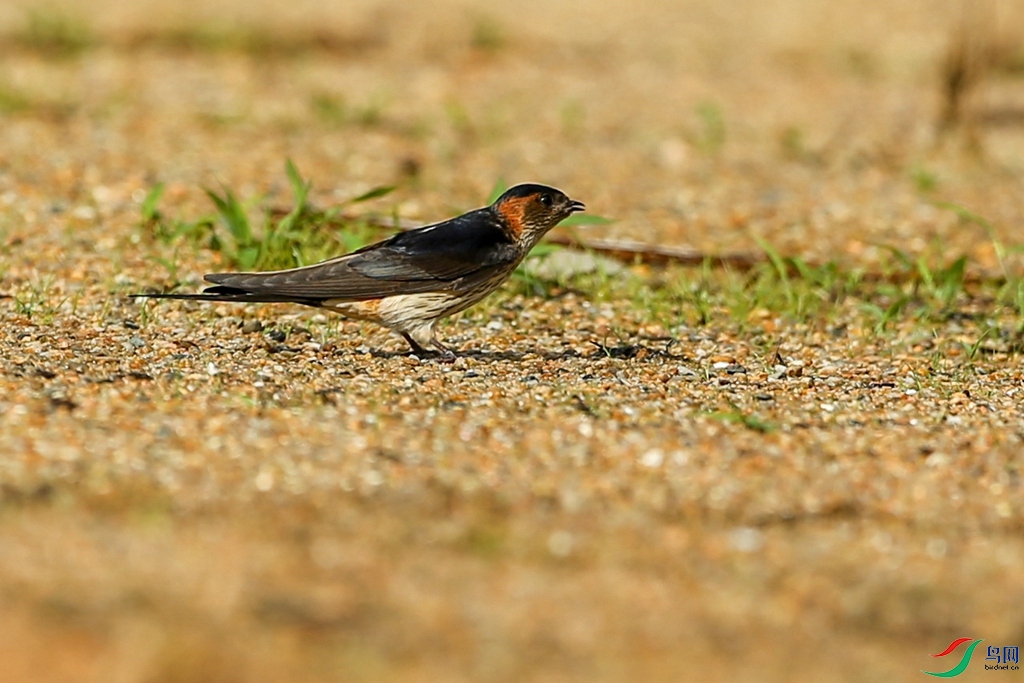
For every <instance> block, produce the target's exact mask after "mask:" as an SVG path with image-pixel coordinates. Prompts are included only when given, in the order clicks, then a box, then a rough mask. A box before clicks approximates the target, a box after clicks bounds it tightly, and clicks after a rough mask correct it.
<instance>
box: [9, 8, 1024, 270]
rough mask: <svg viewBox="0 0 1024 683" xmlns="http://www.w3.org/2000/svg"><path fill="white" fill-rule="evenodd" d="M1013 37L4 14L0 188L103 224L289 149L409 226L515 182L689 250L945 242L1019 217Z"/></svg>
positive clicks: (317, 183)
mask: <svg viewBox="0 0 1024 683" xmlns="http://www.w3.org/2000/svg"><path fill="white" fill-rule="evenodd" d="M1022 35H1024V8H1022V6H1021V4H1020V3H1018V2H1012V1H1011V0H977V1H975V2H963V1H961V0H903V1H899V2H890V1H883V0H877V1H875V0H867V1H865V2H834V1H829V0H820V1H817V0H807V1H802V2H795V1H786V0H774V1H771V2H762V1H754V0H749V1H748V0H736V1H735V2H730V3H718V2H710V1H706V2H705V1H702V0H689V1H686V2H676V1H672V2H668V1H665V2H658V1H655V2H650V3H645V4H644V5H643V6H642V7H641V6H638V5H637V4H636V3H631V2H625V1H624V0H623V1H618V0H600V1H598V2H590V1H587V2H584V1H582V0H580V1H578V2H574V1H570V0H564V1H561V2H550V1H548V2H533V1H530V0H526V1H525V2H520V3H514V4H505V5H502V4H495V3H485V2H471V1H463V2H452V1H447V0H444V1H442V2H432V3H405V4H396V3H385V2H373V1H370V0H355V1H352V2H345V3H327V2H313V1H311V0H296V1H294V2H289V3H279V2H269V1H263V0H255V1H250V2H235V1H233V0H214V1H212V2H189V1H185V2H179V3H164V2H155V1H147V0H142V1H140V2H115V1H113V0H99V1H98V2H89V3H83V2H58V1H56V0H55V1H53V2H45V3H37V2H16V1H12V0H8V1H7V2H5V3H3V4H2V6H0V55H2V56H0V117H3V130H2V131H0V145H2V153H3V157H2V160H0V163H2V164H3V166H0V169H3V175H2V176H0V183H2V184H3V189H6V190H8V191H12V190H13V191H14V193H15V195H17V196H18V197H19V198H25V197H27V196H28V195H31V192H30V191H28V189H29V188H27V187H21V186H19V185H18V184H19V183H22V184H27V185H28V186H34V185H36V184H38V183H45V184H47V185H48V186H49V187H51V188H59V189H60V192H62V193H63V194H65V195H66V196H67V202H68V203H69V204H79V203H82V202H85V203H86V204H88V205H89V206H91V207H92V208H93V209H95V211H97V212H98V215H102V216H105V217H107V218H108V219H109V218H112V217H113V218H115V223H116V216H115V215H114V214H116V213H117V211H116V210H115V209H114V207H116V206H121V205H130V204H131V197H132V196H133V193H134V196H135V197H136V198H137V197H138V193H139V191H140V190H143V189H145V188H146V187H147V186H151V185H152V184H153V183H155V182H158V181H159V182H166V183H168V185H169V192H168V194H167V201H168V202H170V204H169V206H171V207H174V208H176V209H180V210H182V211H187V210H189V209H188V206H189V202H194V201H199V202H203V201H205V199H204V198H203V197H202V194H201V192H200V191H199V189H198V187H199V186H200V185H204V184H205V185H212V184H214V185H215V184H216V183H224V184H226V185H229V186H231V187H235V188H237V189H238V191H239V192H240V193H242V194H246V193H248V194H254V193H258V192H268V191H269V192H271V193H272V192H274V191H275V190H276V189H279V188H284V187H285V181H284V176H283V170H282V166H283V159H285V158H286V157H290V158H292V159H294V160H295V162H296V163H297V165H298V166H299V168H300V169H301V170H302V171H303V172H304V173H305V174H306V175H307V176H310V177H312V179H313V181H314V190H315V192H316V193H320V195H319V196H321V202H322V203H330V201H331V200H330V197H331V196H332V193H333V196H335V197H349V196H353V195H354V194H357V193H358V192H359V191H360V189H366V188H370V187H374V186H378V185H385V184H386V185H392V184H398V185H399V186H400V188H401V190H400V193H399V194H398V195H396V196H393V197H391V198H390V199H389V201H391V202H392V203H395V202H397V203H398V204H399V211H400V212H401V213H402V214H403V215H406V216H408V217H410V218H437V217H439V216H443V215H446V214H448V213H451V212H453V211H457V210H462V209H465V208H468V207H470V206H474V205H477V204H479V203H480V202H481V201H482V200H483V199H484V198H486V196H487V194H488V193H489V191H490V189H491V188H493V187H494V186H495V184H496V182H497V181H498V179H503V180H504V181H506V182H508V183H515V182H521V181H526V180H532V181H541V182H547V183H551V184H554V185H556V186H559V187H562V188H563V189H565V190H566V191H568V192H569V193H570V194H571V195H572V196H579V197H581V198H582V199H584V200H585V201H586V202H587V204H588V206H590V207H592V210H594V211H596V212H598V213H600V214H602V215H607V216H611V217H614V218H616V219H618V221H617V223H616V224H614V225H613V226H611V227H608V228H603V229H602V230H604V231H605V232H607V233H610V234H613V235H628V236H630V237H634V238H637V239H643V240H645V241H651V242H658V243H665V244H673V245H679V246H687V247H692V248H694V249H698V250H701V251H706V252H725V251H736V250H744V249H749V248H751V247H752V245H753V240H754V239H755V238H763V239H766V240H768V241H769V242H770V243H772V244H773V245H775V246H776V248H778V249H779V250H781V251H783V252H786V253H789V252H799V253H803V254H805V255H809V256H811V257H813V256H815V255H818V256H829V257H831V256H834V255H840V256H842V257H845V258H849V259H852V260H855V261H858V262H860V261H871V260H872V259H873V258H875V257H876V256H877V250H876V248H875V247H874V246H873V245H875V244H876V243H878V242H882V241H885V242H893V243H895V244H897V245H898V246H899V247H900V248H901V249H906V250H909V251H911V252H913V251H920V250H921V249H923V248H925V247H926V246H927V245H929V244H931V243H933V242H934V241H936V240H941V241H943V243H944V244H947V246H948V247H949V248H950V249H952V250H963V251H970V250H971V249H972V248H974V247H976V246H977V247H978V248H982V247H980V246H978V245H975V244H974V243H975V242H977V241H978V239H977V238H978V234H977V233H976V232H974V231H973V230H972V229H964V228H963V225H961V223H960V222H959V221H958V219H957V217H956V216H955V215H953V214H951V213H950V212H944V211H941V210H939V209H936V208H935V206H934V202H935V201H936V200H943V201H956V202H958V203H960V204H963V205H965V206H967V207H969V208H971V209H973V210H975V211H979V212H981V213H983V214H984V215H985V216H986V217H987V218H988V219H989V221H990V222H992V223H993V224H994V225H995V226H996V227H997V229H999V230H1001V231H1005V232H1006V233H1007V234H1006V235H1004V237H1005V238H1007V239H1009V238H1010V234H1009V233H1011V232H1012V228H1013V226H1014V225H1019V224H1020V222H1021V218H1022V211H1024V209H1022V206H1021V202H1020V201H1019V194H1018V192H1017V191H1018V190H1020V189H1021V188H1020V184H1019V183H1020V171H1021V169H1022V166H1024V47H1022V45H1024V38H1022ZM51 143H52V144H54V145H55V147H57V148H58V149H63V150H64V151H59V152H56V153H47V154H45V155H41V154H40V153H39V150H40V149H41V148H42V147H41V145H47V144H51ZM98 188H102V189H98ZM97 192H99V195H96V193H97ZM90 193H91V194H92V196H90ZM12 201H13V199H12ZM83 213H84V214H89V212H88V211H84V212H83ZM961 248H962V249H961ZM972 256H975V257H977V259H980V261H977V262H979V263H982V264H984V263H991V261H992V259H991V255H990V254H985V253H977V254H972Z"/></svg>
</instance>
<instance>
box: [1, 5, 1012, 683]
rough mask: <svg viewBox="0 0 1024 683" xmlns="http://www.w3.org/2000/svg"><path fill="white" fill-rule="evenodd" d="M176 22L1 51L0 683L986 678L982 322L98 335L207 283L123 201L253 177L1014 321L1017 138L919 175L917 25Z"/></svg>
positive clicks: (453, 324)
mask: <svg viewBox="0 0 1024 683" xmlns="http://www.w3.org/2000/svg"><path fill="white" fill-rule="evenodd" d="M179 4H180V7H178V8H177V9H175V10H173V11H172V10H170V9H166V8H162V7H161V6H158V5H157V4H156V3H152V4H146V3H137V4H133V5H131V6H127V5H126V6H122V5H121V4H120V3H116V2H113V1H112V0H104V1H103V2H100V3H98V4H97V5H96V6H95V8H93V9H92V10H91V11H90V12H89V13H88V14H86V13H85V12H84V11H83V10H82V9H81V8H80V7H78V6H77V5H75V4H67V5H59V4H58V5H54V6H53V7H54V9H53V10H52V11H53V12H56V13H57V14H54V15H53V16H50V15H37V17H42V19H45V20H48V21H50V22H51V24H52V22H53V18H54V17H79V19H80V20H82V21H84V20H86V19H88V20H89V23H88V24H87V26H88V27H89V31H90V33H88V36H89V38H90V40H91V41H92V43H93V44H92V45H91V46H86V47H84V48H83V49H81V51H80V52H74V54H70V55H60V54H54V53H53V50H52V45H51V47H50V48H46V47H45V45H44V46H43V47H40V45H39V44H38V41H36V42H35V43H33V42H32V41H31V40H28V39H27V38H26V37H25V35H26V34H24V33H18V31H17V30H14V29H12V30H11V32H10V33H7V34H3V35H0V40H3V41H4V45H5V46H6V47H5V48H4V49H5V52H4V53H3V54H2V56H0V294H5V295H8V297H7V298H3V299H0V661H3V662H4V664H3V666H0V681H29V680H31V681H72V680H74V681H104V682H106V681H124V682H135V681H153V682H156V681H160V682H163V681H168V682H169V681H181V682H185V681H200V680H217V681H234V680H237V681H283V680H323V681H338V680H366V681H370V680H373V681H381V680H394V681H436V680H452V681H462V680H465V681H470V680H473V681H478V680H482V681H524V680H535V681H578V680H586V681H622V680H640V679H641V678H643V679H647V680H694V679H699V680H709V681H711V680H728V681H790V680H816V681H877V680H893V681H896V680H920V677H921V674H920V669H929V667H935V666H936V665H935V662H936V660H934V659H931V658H930V657H928V654H929V653H933V652H938V651H941V650H942V649H943V648H944V647H945V646H946V644H947V643H949V642H950V641H951V640H953V639H954V638H956V637H960V636H965V635H966V636H971V637H974V638H984V639H985V641H986V645H988V644H996V645H1021V644H1024V616H1022V615H1021V611H1020V610H1019V609H1017V607H1016V606H1017V605H1019V604H1021V602H1022V599H1024V536H1022V530H1024V496H1022V483H1021V478H1020V472H1021V469H1022V468H1024V448H1022V445H1024V415H1022V408H1021V406H1022V402H1021V398H1020V394H1021V391H1022V390H1024V388H1022V371H1021V369H1020V362H1019V352H1018V351H1017V349H1018V348H1019V346H1020V343H1019V335H1018V336H1017V337H1015V336H1014V335H1015V334H1017V332H1015V330H1019V329H1020V325H1021V322H1022V321H1021V319H1020V317H1019V315H1015V314H1013V313H1012V312H1009V311H1008V310H1007V309H1006V308H1005V307H1003V306H1001V305H1000V304H998V303H997V302H996V300H995V289H994V288H995V287H996V285H991V286H990V285H988V284H985V282H987V281H984V280H983V281H982V282H981V284H978V285H977V286H975V287H974V288H973V289H971V291H970V292H969V293H965V294H964V295H963V296H961V297H960V299H958V302H959V303H958V309H957V311H956V312H955V313H956V314H950V315H947V316H944V317H943V318H942V319H940V320H937V321H936V320H935V319H931V318H929V319H927V320H923V319H921V318H919V317H915V316H914V315H913V314H912V311H911V310H909V309H908V312H906V313H905V314H902V315H898V316H897V317H896V319H895V320H894V322H893V324H892V325H891V326H890V327H889V328H887V329H886V330H884V331H882V332H879V331H877V330H876V329H874V327H873V326H872V325H871V324H868V323H867V322H866V320H865V318H864V315H863V314H862V312H861V310H860V308H858V305H857V302H856V301H854V302H850V303H842V304H840V303H837V304H836V306H835V307H834V308H830V309H828V310H827V311H826V312H824V313H823V314H822V315H821V316H817V317H812V318H810V319H807V320H805V321H803V322H800V321H798V320H799V318H798V317H796V318H795V317H794V316H792V315H790V314H789V313H787V312H786V311H768V310H760V309H758V310H753V311H751V312H750V313H749V315H746V316H744V317H743V318H742V319H739V318H737V317H736V316H734V315H731V314H730V313H729V312H728V311H726V310H724V309H722V308H720V307H719V308H713V310H712V312H711V317H710V319H709V320H708V321H707V322H706V324H700V323H699V322H697V321H695V320H694V319H692V316H688V315H683V314H682V313H678V314H674V315H668V316H667V315H664V314H663V313H661V312H658V311H655V310H654V309H653V308H648V307H646V305H645V304H644V301H645V299H644V298H643V297H640V296H628V295H626V294H623V293H622V292H619V293H618V294H617V295H608V294H607V293H605V294H600V295H597V294H594V293H591V294H587V291H588V290H583V291H577V290H574V289H571V288H570V289H564V288H563V289H559V290H557V291H556V294H557V296H553V297H539V296H529V295H526V294H525V293H524V291H525V288H524V287H516V286H510V287H508V288H507V289H506V290H505V291H504V292H503V293H501V294H499V295H496V296H495V297H493V298H492V299H491V300H489V301H487V302H486V303H484V304H483V305H481V306H479V307H477V308H475V309H473V310H471V311H469V312H468V313H466V314H465V315H463V316H462V317H460V318H458V319H455V320H451V321H448V322H447V323H446V324H444V325H442V328H441V334H442V335H443V336H444V338H445V339H447V340H448V341H449V342H450V343H451V345H452V346H453V348H454V349H456V350H458V351H459V352H460V354H461V357H460V358H459V359H458V360H457V361H456V362H455V363H454V364H451V365H443V364H439V363H436V362H433V361H430V360H427V359H423V360H420V359H417V358H415V357H411V356H409V355H408V354H407V351H406V348H405V344H404V342H403V341H402V340H401V339H398V338H396V337H393V336H391V335H389V334H388V333H386V332H385V331H382V330H380V329H379V328H375V327H373V326H371V325H362V324H359V323H354V322H346V321H343V320H341V319H339V318H337V317H332V316H325V315H321V314H318V313H316V312H315V311H314V312H310V311H302V310H298V309H297V308H294V307H288V306H264V307H251V308H246V307H242V306H237V305H229V304H221V305H211V304H194V303H183V302H148V303H137V302H133V301H131V300H129V299H128V298H127V297H126V296H125V295H126V294H127V293H130V292H133V291H141V290H145V289H147V288H151V287H155V288H162V287H166V286H170V285H172V284H175V283H179V282H180V283H181V284H182V286H183V287H184V288H192V287H197V286H198V285H199V281H200V278H201V275H202V274H203V273H204V272H207V271H209V270H216V269H220V268H222V267H225V266H224V263H223V256H222V255H221V254H220V253H218V252H216V251H212V250H209V249H204V248H199V247H196V246H193V245H191V244H189V243H186V242H183V241H178V242H172V243H165V242H163V241H160V240H159V239H156V238H154V237H153V235H152V229H151V228H149V227H147V226H145V225H143V224H142V223H141V220H140V215H141V213H140V206H141V204H142V202H143V200H144V198H145V196H146V193H147V192H148V191H149V190H150V188H152V187H153V185H154V184H155V183H157V182H164V183H166V186H167V190H166V193H165V195H164V199H163V202H162V204H161V206H160V209H161V211H162V212H164V213H165V214H166V215H168V216H177V217H186V218H189V217H190V218H195V217H196V216H199V215H202V214H207V213H210V212H211V210H212V208H211V206H210V204H209V201H208V200H207V198H206V197H205V195H204V194H203V190H202V188H203V187H210V188H218V187H220V186H221V185H223V186H225V187H230V188H233V189H234V190H235V192H236V193H237V194H238V195H239V196H241V197H242V198H243V199H246V200H250V199H252V198H256V200H255V201H254V203H253V204H252V206H251V212H252V215H254V216H255V215H257V214H258V212H259V206H262V205H274V206H278V205H286V204H287V202H288V201H289V192H288V186H287V183H286V181H285V176H284V172H283V167H284V160H285V159H286V158H291V159H293V160H295V162H296V164H297V165H298V167H299V168H300V169H301V171H302V173H303V174H304V175H305V176H306V177H309V178H312V180H313V183H314V190H313V197H312V198H313V201H314V202H315V203H317V205H319V206H324V207H326V206H332V205H337V204H339V203H340V202H342V201H344V200H346V199H349V198H352V197H354V196H357V195H358V194H360V193H362V192H364V191H366V190H368V189H370V188H372V187H375V186H379V185H386V184H395V183H397V184H398V185H399V189H398V190H397V191H396V192H395V193H394V194H392V195H388V196H387V197H384V198H381V199H377V200H374V202H372V203H370V204H367V205H366V210H367V211H376V212H380V213H383V214H391V213H392V212H394V213H395V214H397V215H398V216H400V217H402V218H405V219H410V220H418V221H423V222H428V221H431V220H436V219H441V218H445V217H448V216H451V215H454V214H455V213H458V212H460V211H463V210H466V209H468V208H471V207H474V206H477V205H479V204H480V203H481V202H482V201H483V198H484V197H486V196H487V193H488V192H489V191H490V189H491V188H492V187H493V186H494V184H495V182H496V181H497V179H498V178H504V179H506V180H507V181H508V182H510V183H511V182H519V181H526V180H532V181H539V182H548V183H551V184H554V185H556V186H558V187H561V188H563V189H565V190H566V191H567V192H568V193H569V194H570V195H571V196H573V197H574V198H579V199H581V200H583V201H585V202H586V203H587V205H588V207H589V208H590V209H591V210H592V211H594V212H595V213H598V214H602V215H606V216H610V217H614V218H615V219H617V220H616V222H614V223H612V224H610V225H608V226H601V227H599V228H591V229H590V232H587V233H583V231H582V229H581V230H580V234H582V235H583V236H586V235H595V236H602V237H623V238H630V239H636V240H642V241H646V242H650V243H660V244H669V245H674V246H681V247H689V248H693V249H698V250H702V251H705V252H707V253H709V254H719V253H734V252H739V253H757V252H758V251H759V247H758V240H761V239H764V240H767V242H769V243H770V244H771V245H773V247H774V248H775V249H777V250H778V251H779V252H781V253H783V254H787V255H793V256H800V257H802V258H805V259H808V260H810V261H824V260H828V259H835V260H837V261H838V262H839V263H841V264H842V265H843V267H844V268H849V269H860V270H863V271H865V272H868V273H875V272H880V269H882V268H883V267H884V265H885V263H886V262H887V261H886V259H887V258H889V253H890V252H889V251H888V250H887V248H886V247H887V246H892V247H894V248H896V249H899V250H901V251H903V252H905V253H907V254H909V255H910V256H911V258H916V257H917V255H920V254H929V253H931V254H934V253H939V254H942V255H943V258H944V259H945V260H946V261H951V260H952V258H953V257H956V256H959V255H961V254H962V255H966V256H968V258H969V267H968V269H969V273H968V275H969V277H970V278H972V279H977V278H988V277H990V276H993V275H995V276H999V277H1004V276H1009V277H1010V278H1011V280H1012V279H1013V278H1017V277H1020V276H1021V275H1024V267H1022V264H1021V261H1020V258H1021V257H1020V254H1019V253H1017V252H1014V251H1013V250H1010V252H1009V253H1007V254H1006V255H1002V254H1001V253H1000V252H999V249H998V248H997V246H996V245H999V244H1004V243H1005V244H1006V245H1014V244H1016V243H1017V242H1018V241H1019V229H1018V228H1019V226H1020V225H1021V224H1022V221H1024V203H1022V202H1021V200H1020V197H1021V196H1022V194H1021V190H1022V189H1024V188H1022V182H1021V178H1022V177H1024V176H1022V173H1021V171H1022V169H1024V134H1022V129H1021V128H1020V127H1014V126H1012V125H1005V126H1001V127H993V128H988V129H985V131H984V137H983V142H984V149H983V150H982V151H981V153H980V156H979V155H978V153H977V152H975V153H970V154H969V153H965V152H963V151H962V149H961V147H960V145H959V144H958V142H957V139H956V138H955V137H954V138H952V139H951V140H947V141H946V142H945V143H943V144H936V141H935V140H934V137H933V130H934V127H933V123H934V120H935V110H936V102H937V91H936V88H935V82H936V80H937V73H938V71H937V70H938V66H937V65H938V64H939V63H941V56H942V51H943V48H944V45H945V41H946V39H947V33H946V32H947V30H948V28H949V26H948V23H947V22H948V20H947V18H946V15H945V14H943V13H942V12H940V11H939V10H938V9H936V7H935V5H934V3H927V2H923V1H922V2H905V3H897V4H893V3H883V2H874V1H872V2H868V3H867V5H866V6H865V4H864V3H855V4H854V3H820V4H816V5H814V6H813V7H811V8H807V7H806V6H805V5H804V3H796V2H786V1H783V0H779V1H778V2H774V3H769V4H767V5H764V4H762V3H753V2H747V1H744V2H741V3H739V4H738V5H736V8H735V10H736V11H735V14H731V13H730V14H729V16H725V15H724V14H723V11H722V10H720V9H719V8H718V5H717V4H715V3H709V2H703V1H701V0H693V1H691V2H686V3H673V2H660V3H654V4H652V5H651V7H650V8H649V9H648V10H647V11H645V12H643V13H639V12H637V11H635V8H634V7H632V6H631V5H627V4H626V3H618V2H613V1H612V0H601V1H600V2H591V3H587V4H586V6H585V7H583V6H581V5H578V4H574V3H554V4H552V3H543V4H542V3H535V2H528V3H526V4H525V5H524V6H522V7H520V8H518V9H517V10H515V11H513V10H514V8H507V9H505V8H497V7H495V8H491V7H489V6H486V5H484V4H483V3H479V4H476V3H467V4H465V5H462V4H459V5H456V4H442V5H441V6H440V8H439V9H436V10H432V11H429V12H428V11H427V10H426V9H415V8H411V9H396V8H393V7H390V8H389V7H387V6H385V5H383V4H381V5H378V4H377V3H374V2H357V3H350V4H346V7H345V9H344V10H343V9H330V8H324V7H320V6H318V5H316V4H315V3H312V2H297V3H290V4H289V7H278V6H277V5H273V4H271V3H266V2H255V3H246V4H245V5H244V6H243V5H240V4H237V3H236V2H234V1H228V0H225V1H223V2H218V3H213V4H208V3H204V4H203V9H199V4H198V3H191V2H186V3H179ZM940 4H941V5H942V7H946V5H947V4H950V3H940ZM193 5H195V7H193ZM950 6H952V5H951V4H950ZM947 9H948V8H947ZM23 10H24V8H13V9H12V8H10V7H8V8H2V9H0V25H9V26H21V25H23V24H24V21H25V16H26V15H25V12H24V11H23ZM47 11H50V10H47ZM239 17H244V18H245V21H246V22H247V23H245V24H244V25H243V26H242V28H241V29H232V30H233V31H236V32H235V33H230V32H229V33H224V31H225V30H226V29H224V27H225V26H230V25H232V24H231V22H232V21H236V20H238V18H239ZM523 17H539V19H538V20H537V21H536V22H533V21H524V20H523ZM5 19H6V20H10V21H6V22H5V21H3V20H5ZM68 26H74V24H68ZM190 26H191V27H192V28H191V29H189V28H188V27H190ZM567 26H571V27H572V30H571V31H568V30H567V29H566V28H565V27H567ZM196 27H199V28H196ZM200 29H201V30H200ZM882 29H884V30H882ZM62 30H63V31H64V34H61V35H64V36H65V38H64V43H67V34H68V31H70V29H68V28H67V27H65V28H64V29H62ZM188 30H191V31H193V33H188ZM72 34H73V32H72ZM140 36H141V38H140ZM211 36H213V37H211ZM218 36H219V37H218ZM225 36H227V37H225ZM324 36H328V37H331V36H333V38H331V39H330V40H327V39H326V38H324ZM246 41H248V42H246ZM268 41H269V42H268ZM275 41H276V42H275ZM311 41H312V42H314V43H316V45H317V47H313V48H310V47H308V45H309V43H310V42H311ZM317 41H319V42H317ZM332 41H334V42H332ZM251 44H256V45H258V46H263V47H261V48H260V49H259V50H256V51H255V52H254V51H253V50H254V48H251V47H247V46H248V45H251ZM267 45H270V47H267ZM275 45H276V46H277V47H274V46H275ZM296 46H299V47H296ZM76 49H77V48H76ZM275 50H276V51H275ZM267 54H270V56H269V57H268V56H267ZM1021 88H1022V85H1021V81H1020V79H1019V76H1017V77H1012V76H1005V77H1001V78H999V79H996V80H994V81H993V82H992V83H991V84H990V85H989V86H987V87H986V90H985V91H984V96H985V98H986V99H984V101H983V104H984V103H986V102H987V103H989V104H992V103H994V104H992V106H996V105H998V106H1004V105H1005V104H1006V103H1008V102H1009V103H1011V104H1012V103H1013V102H1015V101H1019V97H1020V95H1021ZM1014 98H1018V99H1017V100H1015V99H1014ZM638 103H639V106H638ZM979 106H981V105H979ZM943 201H947V202H955V203H957V204H960V205H963V206H965V207H967V208H969V209H971V210H973V211H976V212H978V213H980V214H982V215H983V216H984V217H985V218H986V219H987V220H988V221H990V223H991V226H990V228H989V230H988V231H986V230H984V229H982V227H980V226H978V225H977V224H971V223H968V222H964V221H962V220H960V219H959V218H958V217H957V215H956V214H955V213H954V212H951V211H948V210H946V209H944V208H942V207H941V206H937V205H936V202H943ZM1000 256H1003V258H1002V261H1000ZM628 274H629V276H630V277H636V278H641V279H642V280H643V281H646V282H648V283H650V286H651V287H656V286H657V282H658V281H659V278H661V275H660V274H659V272H658V271H656V270H652V269H649V268H644V267H638V266H635V267H631V268H630V270H629V271H628ZM676 275H678V276H679V277H681V278H683V279H684V281H693V282H697V281H698V280H700V278H702V277H705V276H706V274H704V273H702V272H701V270H700V269H693V270H691V271H681V272H679V273H676ZM612 291H613V292H618V291H619V290H614V289H613V290H612ZM993 330H994V331H995V332H994V333H993V334H992V336H991V337H988V336H987V335H989V334H990V333H992V332H993ZM979 340H981V341H980V342H979ZM976 342H977V346H976V347H975V344H976ZM974 351H977V353H974ZM975 659H976V660H981V659H982V658H981V657H980V656H977V657H976V658H975ZM939 661H942V660H939ZM941 668H949V667H941ZM980 668H981V666H980V664H979V661H975V663H974V664H973V665H972V667H971V670H969V671H968V673H967V675H966V676H965V678H964V680H971V679H970V676H971V675H974V676H975V677H976V678H978V679H980V678H981V677H982V676H985V677H986V680H988V677H989V676H991V677H995V676H997V675H999V674H995V673H986V674H979V672H978V671H977V670H975V669H980ZM929 670H932V669H929ZM1010 676H1011V674H1006V678H1007V679H1008V680H1009V677H1010Z"/></svg>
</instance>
